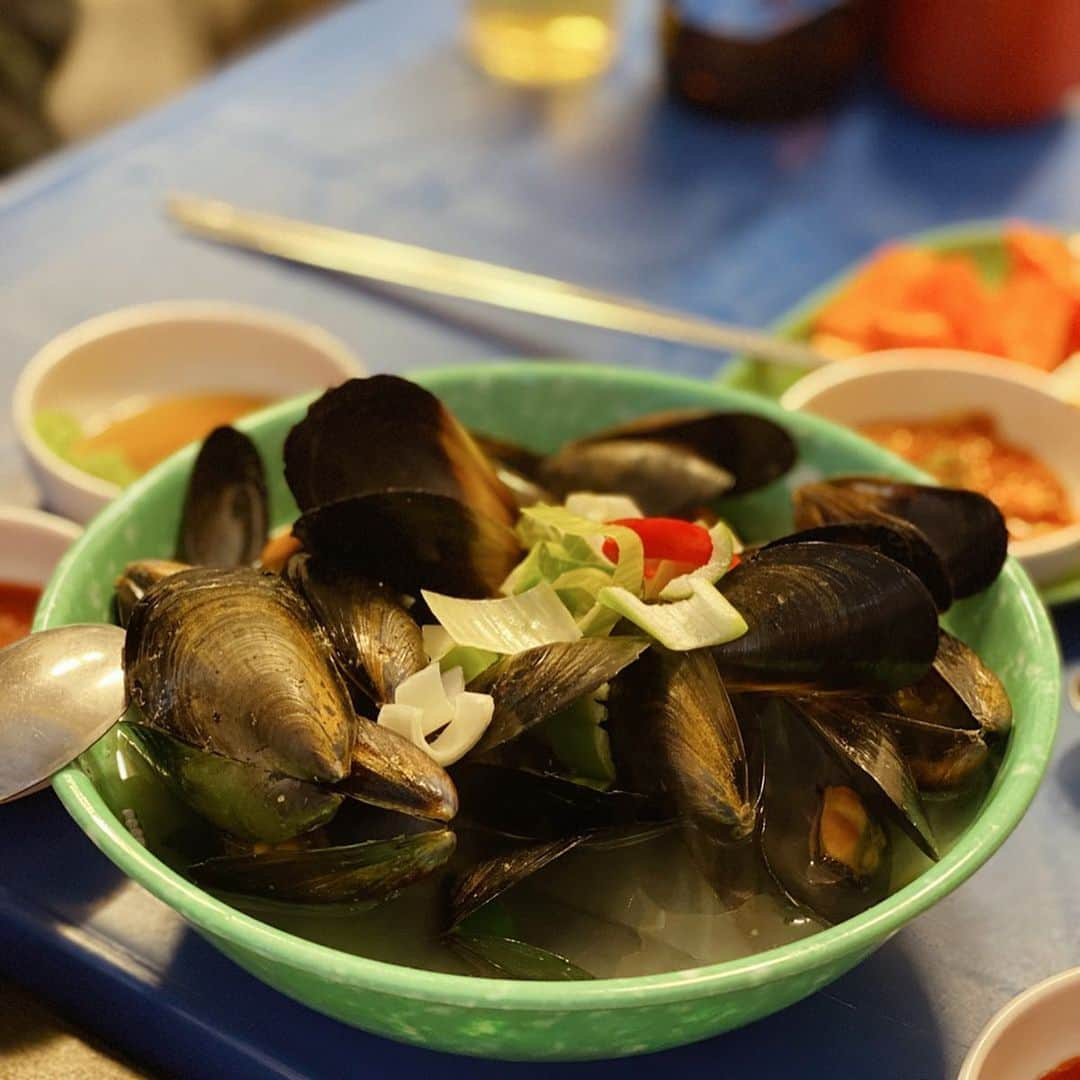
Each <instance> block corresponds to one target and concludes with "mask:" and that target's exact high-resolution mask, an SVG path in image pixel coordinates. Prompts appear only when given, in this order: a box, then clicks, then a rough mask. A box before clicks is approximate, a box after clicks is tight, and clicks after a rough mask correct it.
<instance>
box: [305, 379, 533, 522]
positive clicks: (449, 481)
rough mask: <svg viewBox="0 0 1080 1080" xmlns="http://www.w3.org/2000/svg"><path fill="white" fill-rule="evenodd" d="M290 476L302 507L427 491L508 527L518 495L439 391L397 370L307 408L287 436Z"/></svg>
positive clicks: (329, 393) (337, 390) (341, 390)
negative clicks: (503, 479)
mask: <svg viewBox="0 0 1080 1080" xmlns="http://www.w3.org/2000/svg"><path fill="white" fill-rule="evenodd" d="M285 478H286V480H287V481H288V484H289V488H290V489H291V490H292V493H293V495H294V496H295V498H296V502H297V505H298V506H299V507H300V509H301V510H303V511H309V510H314V509H316V508H318V507H322V506H326V505H327V504H328V503H336V502H339V501H340V500H342V499H347V498H351V497H353V496H357V495H369V494H372V493H385V492H390V491H413V492H425V493H428V494H431V495H439V496H442V497H443V498H446V499H450V500H453V501H454V502H458V503H461V504H463V505H464V506H466V507H468V508H469V509H470V510H471V511H473V513H475V514H477V515H479V516H481V517H483V518H487V519H490V520H491V521H493V522H495V523H497V524H499V525H503V526H510V525H512V524H513V522H514V521H515V519H516V517H517V508H516V504H515V501H514V498H513V496H512V494H511V493H510V491H509V490H507V488H506V487H505V485H504V484H503V483H502V482H501V481H500V480H499V478H498V477H497V476H496V474H495V470H494V469H493V468H492V465H491V463H490V462H489V461H488V459H487V458H486V457H485V456H484V454H483V452H482V451H481V450H480V449H479V447H478V446H477V445H476V443H475V442H474V441H473V439H472V437H471V436H470V435H469V433H468V432H467V431H466V430H465V428H463V427H462V426H461V424H460V423H458V421H457V420H456V419H455V417H454V416H453V414H452V413H451V412H450V410H449V409H447V408H446V406H445V405H443V403H442V402H441V401H439V399H438V398H437V397H435V395H434V394H432V393H431V392H430V391H428V390H425V389H423V387H421V386H418V385H417V384H416V383H412V382H409V381H408V380H406V379H399V378H397V377H396V376H393V375H373V376H371V377H370V378H367V379H350V380H349V381H348V382H345V383H343V384H342V385H341V386H338V387H335V388H334V389H333V390H328V391H327V392H326V393H325V394H323V396H322V397H320V398H319V399H318V400H317V401H315V402H314V403H313V404H312V405H311V407H310V408H309V409H308V412H307V415H306V416H305V417H304V419H303V420H301V421H300V423H298V424H297V425H296V426H295V427H293V429H292V430H291V431H290V432H289V437H288V439H287V440H286V442H285Z"/></svg>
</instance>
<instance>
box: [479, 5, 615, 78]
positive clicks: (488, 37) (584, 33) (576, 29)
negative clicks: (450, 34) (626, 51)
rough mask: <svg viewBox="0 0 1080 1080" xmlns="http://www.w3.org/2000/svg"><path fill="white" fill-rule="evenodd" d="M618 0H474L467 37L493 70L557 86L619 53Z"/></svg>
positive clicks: (598, 67)
mask: <svg viewBox="0 0 1080 1080" xmlns="http://www.w3.org/2000/svg"><path fill="white" fill-rule="evenodd" d="M615 3H616V0H472V2H471V3H470V5H469V12H468V23H467V26H466V41H467V44H468V46H469V51H470V52H471V53H472V56H473V59H474V60H475V61H476V62H477V63H478V64H479V65H480V67H481V68H483V69H484V71H486V72H487V73H488V74H489V75H492V76H494V77H495V78H497V79H503V80H505V81H507V82H513V83H518V84H521V85H524V86H553V85H557V84H559V83H568V82H578V81H580V80H582V79H590V78H592V77H593V76H595V75H599V74H600V73H601V72H602V71H603V70H604V69H605V68H606V67H607V66H608V64H610V63H611V59H612V57H613V56H614V54H615V43H616V34H615Z"/></svg>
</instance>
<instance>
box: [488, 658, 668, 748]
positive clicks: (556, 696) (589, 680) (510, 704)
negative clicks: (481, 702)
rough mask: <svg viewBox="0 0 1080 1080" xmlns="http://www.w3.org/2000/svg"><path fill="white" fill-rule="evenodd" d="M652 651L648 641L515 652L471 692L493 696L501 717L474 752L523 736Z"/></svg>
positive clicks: (497, 718)
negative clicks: (643, 654)
mask: <svg viewBox="0 0 1080 1080" xmlns="http://www.w3.org/2000/svg"><path fill="white" fill-rule="evenodd" d="M648 647H649V642H648V640H647V639H645V638H638V637H612V638H582V639H581V640H579V641H556V642H552V643H551V644H549V645H540V646H538V647H537V648H535V649H527V650H526V651H524V652H520V653H515V654H514V655H512V656H506V657H503V658H502V659H501V660H499V661H498V662H496V663H495V664H493V665H492V666H491V667H489V668H487V669H486V670H485V671H483V672H481V674H480V675H478V676H477V677H476V678H475V679H473V680H472V681H471V682H470V683H469V689H470V690H471V691H475V692H477V693H481V694H490V695H491V696H492V697H493V698H494V700H495V713H494V715H493V716H492V719H491V723H490V724H489V725H488V728H487V731H485V732H484V735H483V738H481V740H480V742H479V743H477V745H476V747H475V748H474V749H473V751H472V753H473V755H474V756H480V755H482V754H485V753H487V752H488V751H491V750H493V749H495V748H496V747H498V746H500V745H501V744H503V743H505V742H508V741H509V740H510V739H514V738H517V736H519V735H520V734H521V733H522V732H524V731H528V730H529V729H530V728H532V727H533V726H534V725H536V724H538V723H539V722H540V721H542V720H545V719H546V718H547V717H549V716H552V715H554V714H555V713H556V712H558V711H559V710H560V709H562V708H564V707H566V706H567V705H569V704H571V703H572V702H574V701H576V700H577V699H579V698H581V697H583V696H584V695H586V694H589V693H592V691H594V690H596V689H597V688H598V687H599V686H601V685H602V684H603V683H606V682H608V681H609V680H610V679H612V678H614V677H615V676H616V675H617V674H618V673H619V672H620V671H622V670H623V669H624V668H626V667H628V666H630V665H632V664H633V663H634V661H635V660H637V658H638V657H639V656H641V655H642V653H644V652H645V650H646V649H648Z"/></svg>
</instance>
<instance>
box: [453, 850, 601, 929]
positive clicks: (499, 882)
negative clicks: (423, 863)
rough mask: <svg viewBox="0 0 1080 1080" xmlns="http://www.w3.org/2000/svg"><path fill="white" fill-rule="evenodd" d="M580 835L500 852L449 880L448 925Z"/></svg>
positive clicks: (555, 856) (527, 874)
mask: <svg viewBox="0 0 1080 1080" xmlns="http://www.w3.org/2000/svg"><path fill="white" fill-rule="evenodd" d="M584 839H585V837H584V836H568V837H562V838H561V839H558V840H549V841H547V842H546V843H542V844H530V845H529V846H528V847H522V848H517V849H516V850H513V851H509V852H504V853H503V854H501V855H497V856H495V857H494V858H491V859H485V860H484V861H483V862H481V863H477V864H476V865H475V866H473V867H471V868H470V869H469V870H467V871H466V872H465V873H464V874H462V875H460V876H459V877H457V878H455V879H454V881H453V882H451V884H450V897H449V928H450V929H453V928H454V927H455V926H457V925H458V924H459V923H460V922H462V921H464V920H465V919H467V918H468V917H469V916H470V915H472V914H473V913H475V912H476V911H478V910H479V909H480V908H482V907H483V906H484V905H485V904H487V903H490V902H491V901H492V900H494V899H495V897H497V896H501V895H502V894H503V893H504V892H506V891H507V890H508V889H512V888H513V887H514V886H515V885H517V884H519V883H520V882H522V881H524V880H525V879H526V878H527V877H531V876H532V875H533V874H535V873H536V872H537V871H539V870H542V869H543V868H544V867H545V866H548V865H550V864H551V863H553V862H554V861H555V860H556V859H560V858H562V856H563V855H565V854H566V853H567V852H568V851H572V850H573V849H574V848H576V847H577V846H578V844H580V843H581V842H582V841H583V840H584Z"/></svg>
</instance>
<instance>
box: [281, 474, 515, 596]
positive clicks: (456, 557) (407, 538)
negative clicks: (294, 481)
mask: <svg viewBox="0 0 1080 1080" xmlns="http://www.w3.org/2000/svg"><path fill="white" fill-rule="evenodd" d="M293 532H294V534H295V535H296V537H297V538H298V539H299V540H300V541H301V543H302V544H303V546H304V549H305V550H306V551H308V552H310V553H312V554H313V555H315V556H317V557H318V558H320V559H326V560H327V561H329V562H331V563H333V564H337V565H345V566H349V567H351V568H352V569H353V570H354V571H355V572H356V573H357V574H361V575H363V576H366V577H370V578H373V579H375V580H377V581H382V582H385V583H386V584H387V585H390V586H392V587H393V588H395V589H397V590H399V591H401V592H404V593H408V594H410V595H412V596H418V595H419V593H420V590H421V589H433V590H434V591H436V592H443V593H450V594H452V595H454V596H465V597H473V598H475V597H485V596H494V595H496V593H497V592H498V589H499V586H500V585H501V584H502V583H503V581H504V580H505V579H506V576H507V574H509V573H510V571H511V570H512V569H513V568H514V566H515V565H516V563H517V561H518V559H519V558H520V557H521V554H522V552H521V547H520V545H519V543H518V540H517V537H516V536H515V535H514V533H513V531H512V530H511V529H510V528H508V527H507V526H506V525H505V524H502V523H501V522H499V521H496V520H495V519H494V518H489V517H487V516H485V515H483V514H481V513H478V512H476V511H474V510H472V509H470V508H469V507H468V506H467V505H466V504H465V503H463V502H460V501H458V500H457V499H455V498H452V497H450V496H446V495H440V494H433V493H431V492H427V491H382V492H374V493H371V494H367V495H356V496H352V497H350V498H345V499H340V500H339V501H337V502H330V503H325V504H322V505H320V506H317V507H314V508H312V509H310V510H308V511H307V512H306V513H304V514H303V515H302V516H301V517H300V518H299V519H298V520H297V522H296V524H295V525H294V527H293Z"/></svg>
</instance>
